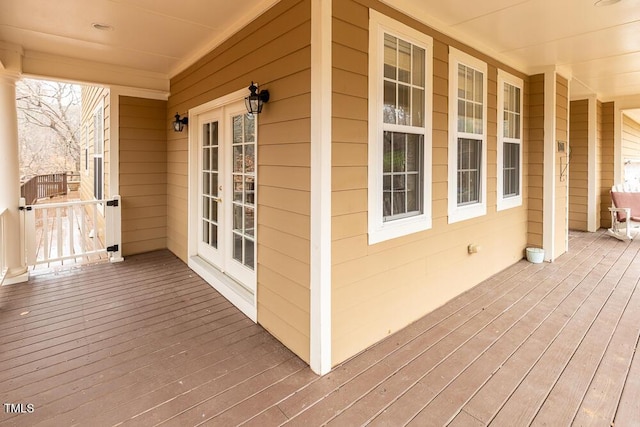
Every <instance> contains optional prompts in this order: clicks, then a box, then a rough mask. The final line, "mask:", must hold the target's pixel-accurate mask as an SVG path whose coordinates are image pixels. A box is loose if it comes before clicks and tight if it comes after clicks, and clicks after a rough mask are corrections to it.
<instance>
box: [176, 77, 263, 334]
mask: <svg viewBox="0 0 640 427" xmlns="http://www.w3.org/2000/svg"><path fill="white" fill-rule="evenodd" d="M246 95H247V90H246V89H241V90H237V91H235V92H233V93H230V94H228V95H225V96H223V97H220V98H218V99H215V100H213V101H209V102H207V103H205V104H202V105H199V106H197V107H194V108H191V109H189V121H190V123H189V126H188V130H189V139H188V148H189V151H188V153H189V154H188V160H187V162H188V163H187V164H188V181H187V182H188V191H187V207H188V221H187V255H188V259H187V261H188V262H187V264H188V265H189V267H190V268H191V269H193V271H195V272H196V273H197V274H198V275H200V276H201V277H202V278H203V279H204V280H206V281H207V282H208V283H209V284H210V285H211V286H213V287H214V288H215V289H216V290H217V291H218V292H220V294H222V296H224V297H225V298H226V299H228V300H229V301H230V302H231V303H232V304H233V305H235V306H236V307H237V308H238V309H240V311H242V312H243V313H244V314H245V315H246V316H247V317H249V318H250V319H251V320H253V321H254V322H257V318H258V316H257V299H256V297H257V290H256V292H253V293H251V292H249V291H248V290H247V289H246V288H245V287H244V286H243V285H241V284H239V283H238V282H236V281H235V280H233V279H232V278H230V277H229V276H227V275H225V274H223V273H222V272H221V271H220V270H218V269H217V268H215V267H214V266H213V265H211V264H209V263H207V262H206V261H205V260H204V259H202V258H201V257H199V256H198V239H197V237H198V233H197V230H198V228H197V227H198V224H199V219H198V199H199V194H198V188H199V187H198V182H199V179H200V177H199V160H198V159H199V148H198V146H199V132H200V126H199V120H198V117H199V116H200V115H201V114H203V113H206V112H208V111H211V110H214V109H217V108H220V107H224V106H225V105H227V104H232V103H234V102H237V101H242V100H243V99H244V97H245V96H246ZM256 270H257V263H256Z"/></svg>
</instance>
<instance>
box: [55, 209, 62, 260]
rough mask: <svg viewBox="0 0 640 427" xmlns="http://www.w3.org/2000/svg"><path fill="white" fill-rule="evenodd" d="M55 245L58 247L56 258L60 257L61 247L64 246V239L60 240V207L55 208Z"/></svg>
mask: <svg viewBox="0 0 640 427" xmlns="http://www.w3.org/2000/svg"><path fill="white" fill-rule="evenodd" d="M55 212H56V227H57V228H58V229H57V230H56V231H57V233H56V246H57V249H58V258H62V249H63V248H64V240H62V209H61V208H56V210H55Z"/></svg>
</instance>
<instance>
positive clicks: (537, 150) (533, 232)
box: [527, 74, 545, 247]
mask: <svg viewBox="0 0 640 427" xmlns="http://www.w3.org/2000/svg"><path fill="white" fill-rule="evenodd" d="M544 78H545V76H544V74H536V75H534V76H531V77H530V79H529V82H530V90H529V104H528V105H529V128H528V131H529V132H528V134H529V144H528V145H527V147H528V151H529V181H528V182H529V212H528V215H529V225H528V236H527V242H528V244H529V245H531V246H537V247H542V220H543V203H542V201H543V197H544V192H543V184H544Z"/></svg>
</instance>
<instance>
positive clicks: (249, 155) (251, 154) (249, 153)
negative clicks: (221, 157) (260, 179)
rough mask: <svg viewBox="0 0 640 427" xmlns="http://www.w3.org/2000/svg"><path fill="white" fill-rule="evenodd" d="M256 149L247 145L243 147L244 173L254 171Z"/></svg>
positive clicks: (251, 145) (253, 145)
mask: <svg viewBox="0 0 640 427" xmlns="http://www.w3.org/2000/svg"><path fill="white" fill-rule="evenodd" d="M255 163H256V149H255V144H247V145H245V146H244V170H245V172H249V173H250V172H255V171H256V164H255Z"/></svg>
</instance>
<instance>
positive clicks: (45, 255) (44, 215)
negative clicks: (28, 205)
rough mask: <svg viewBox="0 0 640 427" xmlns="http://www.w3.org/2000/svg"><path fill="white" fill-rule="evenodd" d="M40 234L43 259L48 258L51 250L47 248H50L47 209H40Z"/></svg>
mask: <svg viewBox="0 0 640 427" xmlns="http://www.w3.org/2000/svg"><path fill="white" fill-rule="evenodd" d="M34 208H35V206H34ZM42 234H43V236H42V237H44V253H43V258H44V259H45V260H48V259H49V258H50V257H51V251H50V250H49V249H50V248H49V211H48V209H42ZM45 262H46V261H45Z"/></svg>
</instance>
